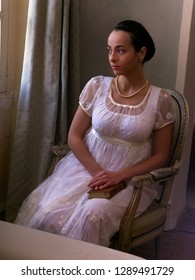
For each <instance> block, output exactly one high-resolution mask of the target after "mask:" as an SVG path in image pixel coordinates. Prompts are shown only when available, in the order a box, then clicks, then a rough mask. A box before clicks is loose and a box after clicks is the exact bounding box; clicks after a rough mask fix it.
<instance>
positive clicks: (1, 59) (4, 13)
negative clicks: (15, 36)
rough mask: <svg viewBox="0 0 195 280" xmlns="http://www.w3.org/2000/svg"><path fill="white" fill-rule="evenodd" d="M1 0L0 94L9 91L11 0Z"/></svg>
mask: <svg viewBox="0 0 195 280" xmlns="http://www.w3.org/2000/svg"><path fill="white" fill-rule="evenodd" d="M0 1H1V11H0V94H1V93H5V92H6V91H7V53H8V6H9V3H8V2H9V0H0Z"/></svg>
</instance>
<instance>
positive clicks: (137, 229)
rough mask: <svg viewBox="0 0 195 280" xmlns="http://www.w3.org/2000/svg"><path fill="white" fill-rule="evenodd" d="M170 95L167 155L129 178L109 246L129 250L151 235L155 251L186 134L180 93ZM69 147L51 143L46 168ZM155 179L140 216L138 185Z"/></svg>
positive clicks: (186, 116)
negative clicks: (155, 190) (153, 195)
mask: <svg viewBox="0 0 195 280" xmlns="http://www.w3.org/2000/svg"><path fill="white" fill-rule="evenodd" d="M167 91H168V92H169V93H170V95H171V96H172V98H173V104H174V111H175V122H174V129H173V137H172V143H171V149H170V155H169V159H168V161H167V165H166V167H164V168H160V169H157V170H153V171H151V172H150V173H147V174H143V175H141V176H136V177H134V178H132V180H131V181H132V185H133V186H134V192H133V195H132V198H131V200H130V202H129V206H128V208H127V210H126V213H125V215H124V217H123V219H122V221H121V225H120V229H119V231H118V232H117V233H116V234H115V235H114V236H113V237H112V238H111V240H110V247H111V248H114V249H117V250H120V251H124V252H130V251H131V249H132V248H134V247H136V246H138V245H140V244H142V243H145V242H147V241H149V240H151V239H154V238H155V254H156V258H158V255H159V244H160V242H159V240H160V234H161V233H162V232H163V230H164V226H165V221H166V215H167V206H168V202H169V198H170V193H171V189H172V185H173V181H174V178H175V176H176V174H177V173H178V171H179V168H180V163H181V155H182V151H183V146H184V141H185V138H186V136H187V129H188V121H189V112H188V105H187V102H186V100H185V98H184V96H183V95H181V94H180V93H179V92H177V91H175V90H167ZM68 151H69V148H68V146H67V145H61V146H54V147H52V152H53V154H54V157H53V162H52V165H51V168H50V171H49V174H51V173H52V171H53V168H54V167H55V165H56V163H57V162H58V161H59V160H60V159H61V158H62V157H63V156H64V155H65V154H67V152H68ZM154 182H156V183H159V189H160V193H159V197H158V199H156V200H155V201H154V202H153V203H152V204H151V205H150V207H149V208H148V209H147V210H146V211H145V212H144V213H143V214H141V215H140V216H138V217H137V218H135V212H136V209H137V206H138V204H139V201H140V196H141V192H142V187H143V186H145V185H148V184H151V183H154Z"/></svg>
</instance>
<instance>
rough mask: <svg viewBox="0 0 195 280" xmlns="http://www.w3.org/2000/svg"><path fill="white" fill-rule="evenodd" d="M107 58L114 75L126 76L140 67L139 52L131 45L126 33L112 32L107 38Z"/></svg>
mask: <svg viewBox="0 0 195 280" xmlns="http://www.w3.org/2000/svg"><path fill="white" fill-rule="evenodd" d="M107 48H108V58H109V62H110V65H111V67H112V70H113V72H114V74H115V75H125V76H128V75H130V74H131V73H132V71H135V70H136V69H137V68H138V67H140V66H141V63H140V56H141V52H137V51H136V50H135V48H134V46H133V45H132V42H131V38H130V35H129V33H128V32H125V31H121V30H114V31H112V32H111V34H110V35H109V37H108V46H107Z"/></svg>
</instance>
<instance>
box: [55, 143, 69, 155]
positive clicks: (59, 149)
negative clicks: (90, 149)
mask: <svg viewBox="0 0 195 280" xmlns="http://www.w3.org/2000/svg"><path fill="white" fill-rule="evenodd" d="M51 151H52V153H53V154H54V155H55V156H65V155H66V154H67V153H68V152H69V151H70V147H69V146H68V144H66V145H55V146H52V148H51Z"/></svg>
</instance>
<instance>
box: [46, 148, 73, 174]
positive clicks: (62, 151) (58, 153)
mask: <svg viewBox="0 0 195 280" xmlns="http://www.w3.org/2000/svg"><path fill="white" fill-rule="evenodd" d="M69 151H70V148H69V146H68V145H67V144H66V145H55V146H52V148H51V152H52V154H53V157H52V162H51V165H50V168H49V171H48V173H47V177H48V176H50V175H51V174H52V172H53V171H54V169H55V167H56V164H57V163H58V162H59V161H60V160H61V159H62V158H63V157H64V156H65V155H67V154H68V152H69Z"/></svg>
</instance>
